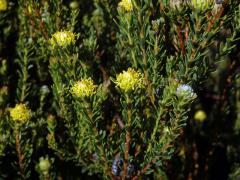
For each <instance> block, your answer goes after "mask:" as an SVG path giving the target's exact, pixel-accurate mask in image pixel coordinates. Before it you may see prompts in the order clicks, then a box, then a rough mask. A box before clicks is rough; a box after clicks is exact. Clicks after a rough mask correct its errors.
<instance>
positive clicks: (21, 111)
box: [10, 103, 31, 123]
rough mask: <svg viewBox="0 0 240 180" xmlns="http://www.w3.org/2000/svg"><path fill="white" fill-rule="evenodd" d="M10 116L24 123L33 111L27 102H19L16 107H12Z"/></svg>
mask: <svg viewBox="0 0 240 180" xmlns="http://www.w3.org/2000/svg"><path fill="white" fill-rule="evenodd" d="M10 116H11V117H12V119H13V120H14V121H18V122H20V123H24V122H26V121H28V120H29V119H30V117H31V111H30V110H29V109H28V108H27V106H26V105H25V104H21V103H20V104H17V105H16V106H15V107H14V108H11V109H10Z"/></svg>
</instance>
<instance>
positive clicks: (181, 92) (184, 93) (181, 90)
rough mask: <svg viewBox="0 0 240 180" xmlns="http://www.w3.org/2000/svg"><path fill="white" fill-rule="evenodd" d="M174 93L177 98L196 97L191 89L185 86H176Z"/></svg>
mask: <svg viewBox="0 0 240 180" xmlns="http://www.w3.org/2000/svg"><path fill="white" fill-rule="evenodd" d="M176 93H177V95H178V96H181V97H186V98H194V97H195V96H196V94H195V93H194V91H193V89H192V87H191V86H189V85H187V84H183V85H180V86H178V88H177V92H176Z"/></svg>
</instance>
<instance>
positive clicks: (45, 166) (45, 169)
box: [38, 157, 51, 176]
mask: <svg viewBox="0 0 240 180" xmlns="http://www.w3.org/2000/svg"><path fill="white" fill-rule="evenodd" d="M38 167H39V170H40V172H41V173H42V174H43V175H45V176H46V175H47V174H48V173H49V169H50V168H51V162H50V161H49V159H48V157H47V158H43V157H40V159H39V164H38Z"/></svg>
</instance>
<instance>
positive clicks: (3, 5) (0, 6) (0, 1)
mask: <svg viewBox="0 0 240 180" xmlns="http://www.w3.org/2000/svg"><path fill="white" fill-rule="evenodd" d="M6 10H7V1H6V0H0V11H6Z"/></svg>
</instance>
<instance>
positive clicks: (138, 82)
mask: <svg viewBox="0 0 240 180" xmlns="http://www.w3.org/2000/svg"><path fill="white" fill-rule="evenodd" d="M143 82H144V81H143V76H142V74H141V73H140V72H138V71H135V70H134V69H132V68H128V70H127V71H123V72H122V73H120V74H118V75H117V78H116V82H115V83H116V85H117V86H118V87H119V88H120V89H122V90H123V91H125V92H127V91H130V90H135V89H137V88H142V87H143V85H144V83H143Z"/></svg>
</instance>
